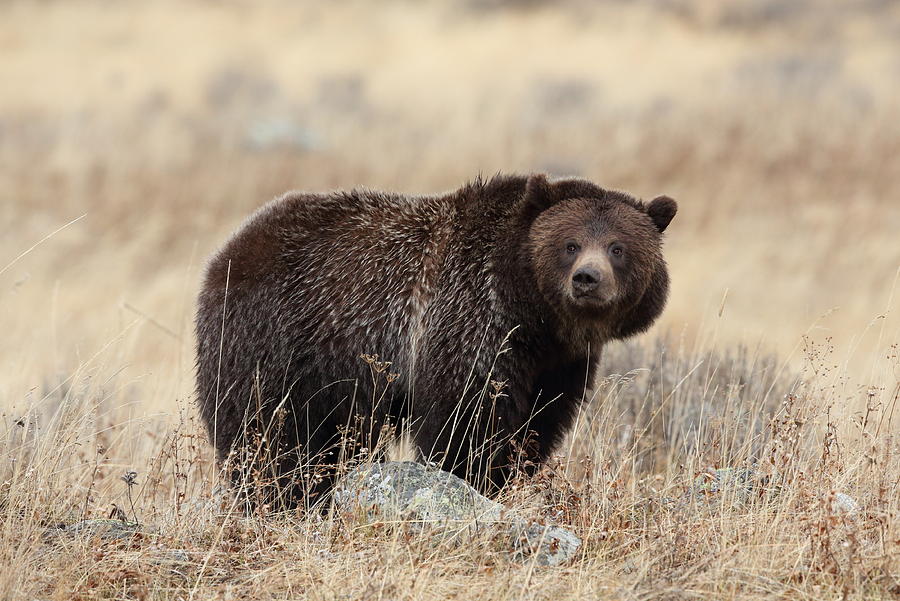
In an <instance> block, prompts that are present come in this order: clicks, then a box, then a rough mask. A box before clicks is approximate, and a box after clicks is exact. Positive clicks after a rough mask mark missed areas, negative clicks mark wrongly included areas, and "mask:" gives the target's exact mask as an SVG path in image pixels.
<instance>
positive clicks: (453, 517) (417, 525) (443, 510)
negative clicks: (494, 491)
mask: <svg viewBox="0 0 900 601" xmlns="http://www.w3.org/2000/svg"><path fill="white" fill-rule="evenodd" d="M334 503H335V508H336V509H337V510H338V511H340V512H342V513H344V514H349V515H351V516H354V517H356V518H357V519H359V520H360V521H362V522H363V523H373V522H380V523H385V522H389V523H390V522H394V523H403V524H404V525H408V526H411V527H412V528H414V529H415V530H416V531H419V532H424V531H425V530H426V529H427V530H428V531H429V532H432V533H433V532H440V533H443V534H445V535H447V536H449V537H450V538H455V539H457V540H459V541H460V542H462V541H464V540H466V539H468V538H469V537H470V536H472V535H474V534H475V533H478V532H484V531H485V530H486V529H487V531H488V532H490V533H491V534H496V535H497V536H498V537H499V538H500V539H501V540H502V539H506V540H508V545H509V552H510V556H511V557H512V558H513V559H516V560H519V561H534V562H535V563H536V564H538V565H543V566H554V565H559V564H561V563H564V562H566V561H568V560H570V559H571V558H572V557H573V556H574V555H575V553H576V552H577V551H578V549H579V548H580V546H581V540H580V539H579V538H578V537H577V536H575V534H573V533H572V532H570V531H568V530H566V529H565V528H561V527H559V526H555V525H552V524H539V523H535V522H533V521H529V520H526V519H524V518H522V517H521V516H518V515H516V514H515V512H513V511H512V510H510V509H508V508H507V507H505V506H503V505H501V504H500V503H497V502H495V501H492V500H490V499H488V498H487V497H484V496H482V495H481V494H479V493H478V492H477V491H476V490H475V489H473V488H472V487H471V486H469V485H468V484H467V483H466V482H465V481H464V480H462V479H460V478H458V477H456V476H454V475H453V474H450V473H448V472H444V471H442V470H439V469H436V468H431V467H426V466H423V465H421V464H418V463H415V462H412V461H394V462H387V463H380V464H374V465H364V466H360V467H358V468H356V469H355V470H353V471H352V472H350V473H349V474H348V475H347V476H346V477H345V478H344V479H343V480H342V481H341V482H340V483H339V484H338V486H337V487H336V488H335V493H334Z"/></svg>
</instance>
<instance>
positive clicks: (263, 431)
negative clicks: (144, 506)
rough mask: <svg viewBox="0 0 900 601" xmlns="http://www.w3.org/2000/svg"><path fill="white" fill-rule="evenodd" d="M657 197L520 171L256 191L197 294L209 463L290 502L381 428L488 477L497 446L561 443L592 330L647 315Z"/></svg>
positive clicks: (490, 483)
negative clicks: (451, 180)
mask: <svg viewBox="0 0 900 601" xmlns="http://www.w3.org/2000/svg"><path fill="white" fill-rule="evenodd" d="M676 208H677V207H676V204H675V201H674V200H672V199H670V198H668V197H665V196H661V197H658V198H656V199H654V200H652V201H650V202H649V203H646V204H645V203H643V202H641V201H639V200H636V199H634V198H632V197H631V196H628V195H626V194H623V193H621V192H614V191H610V190H605V189H603V188H601V187H599V186H597V185H595V184H593V183H591V182H589V181H585V180H581V179H561V180H550V179H548V178H547V177H545V176H544V175H540V174H536V175H531V176H518V175H511V176H497V177H494V178H492V179H490V180H488V181H483V180H481V179H478V180H476V181H475V182H473V183H470V184H468V185H466V186H463V187H462V188H460V189H458V190H456V191H453V192H449V193H445V194H439V195H432V196H402V195H398V194H388V193H383V192H374V191H364V190H354V191H349V192H333V193H327V194H312V193H289V194H287V195H285V196H283V197H281V198H279V199H277V200H274V201H272V202H270V203H269V204H267V205H265V206H264V207H262V208H261V209H259V210H258V211H257V212H256V213H255V214H254V215H252V216H251V217H250V218H249V219H248V220H247V221H246V223H244V224H243V225H242V226H241V227H240V229H239V230H238V231H237V233H236V234H235V235H234V236H233V237H232V238H231V239H230V240H229V241H228V242H227V243H226V244H225V245H224V246H223V247H222V248H221V249H220V250H219V251H218V252H217V253H216V254H215V255H214V256H213V257H212V259H211V260H210V262H209V265H208V267H207V270H206V275H205V279H204V281H203V285H202V290H201V293H200V297H199V301H198V311H197V319H196V331H197V394H198V403H199V406H200V412H201V416H202V419H203V421H204V423H205V425H206V428H207V431H208V434H209V436H210V439H211V441H212V442H213V444H214V446H215V448H216V452H217V457H218V459H219V461H220V462H224V463H226V464H227V465H228V466H229V469H230V474H231V477H232V478H233V480H234V483H235V485H236V486H238V487H239V488H240V489H241V490H243V491H247V492H248V494H251V495H254V499H255V502H261V503H268V502H271V501H279V502H283V503H285V504H286V505H288V506H292V505H295V504H297V503H300V502H302V501H304V500H306V501H307V502H309V499H313V500H314V499H316V498H321V497H322V496H323V494H324V493H327V492H328V491H329V490H330V487H331V485H332V479H333V475H334V470H333V468H334V464H335V463H336V462H337V461H338V459H339V456H340V455H341V454H342V453H343V454H346V453H347V452H348V450H349V452H353V450H354V449H357V448H358V447H360V446H363V447H369V448H372V447H374V446H375V445H376V444H377V443H378V438H379V435H380V433H381V432H382V429H383V427H384V426H386V425H388V424H391V425H394V426H399V427H401V428H403V429H404V430H405V431H408V432H409V433H410V435H411V437H412V439H413V440H414V442H415V443H416V445H417V446H418V448H419V450H420V451H421V453H422V454H423V455H424V456H425V457H427V458H429V459H431V460H434V461H438V462H440V463H441V465H442V466H443V467H444V468H445V469H448V470H450V471H453V472H455V473H457V474H458V475H461V476H463V477H467V478H469V479H470V480H472V481H474V482H475V483H476V484H479V485H481V487H482V488H483V489H487V490H488V491H490V490H495V489H496V488H497V487H499V486H502V485H503V483H504V482H505V480H506V479H507V477H508V476H509V473H510V470H511V469H512V467H513V464H512V461H513V458H514V456H515V453H514V452H516V453H519V454H520V455H521V453H526V454H527V456H528V457H527V458H528V459H530V460H531V461H529V462H528V464H529V465H537V464H540V462H541V461H543V460H545V459H546V458H547V457H548V456H549V454H550V453H551V451H552V450H553V448H554V446H555V445H556V444H557V443H558V442H559V441H560V440H561V438H562V436H563V435H564V434H565V432H566V431H567V429H568V428H569V426H570V425H571V424H572V422H573V420H574V416H575V414H576V412H577V410H578V407H579V403H580V402H581V399H582V397H583V396H584V388H585V385H586V384H589V383H590V381H591V380H592V378H593V375H594V370H595V368H596V365H597V362H598V360H599V357H600V352H601V350H602V348H603V345H604V344H605V343H606V342H607V341H610V340H613V339H620V338H625V337H627V336H631V335H633V334H636V333H638V332H642V331H644V330H646V329H647V328H648V327H649V326H650V325H651V324H652V323H653V322H654V320H655V319H656V318H657V316H658V315H659V314H660V312H661V311H662V309H663V306H664V304H665V301H666V296H667V293H668V288H669V276H668V271H667V269H666V264H665V261H664V260H663V256H662V250H661V247H662V233H663V232H664V231H665V229H666V228H667V227H668V225H669V223H670V222H671V220H672V218H673V217H674V215H675V212H676ZM363 354H365V355H366V356H367V357H369V358H368V360H363V359H361V358H360V357H361V356H362V355H363ZM375 356H377V357H378V359H377V360H376V359H375V358H374V357H375ZM381 362H390V365H389V366H388V365H387V364H386V363H381ZM348 445H349V446H348Z"/></svg>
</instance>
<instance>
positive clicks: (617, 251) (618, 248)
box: [609, 244, 625, 257]
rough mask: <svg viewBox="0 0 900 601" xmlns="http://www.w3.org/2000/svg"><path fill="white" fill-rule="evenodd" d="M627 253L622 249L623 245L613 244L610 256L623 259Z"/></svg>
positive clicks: (610, 248)
mask: <svg viewBox="0 0 900 601" xmlns="http://www.w3.org/2000/svg"><path fill="white" fill-rule="evenodd" d="M624 253H625V249H624V248H622V245H621V244H613V245H612V246H610V247H609V254H611V255H612V256H614V257H621V256H622V255H623V254H624Z"/></svg>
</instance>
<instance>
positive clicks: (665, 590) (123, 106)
mask: <svg viewBox="0 0 900 601" xmlns="http://www.w3.org/2000/svg"><path fill="white" fill-rule="evenodd" d="M722 4H723V6H721V7H720V6H718V5H717V3H705V2H701V1H700V0H667V1H659V2H648V3H642V4H630V3H620V2H613V1H608V2H601V3H596V4H595V3H587V2H579V1H576V0H569V1H568V2H564V3H561V4H560V5H557V6H555V7H554V8H547V7H540V6H534V5H533V3H529V2H525V1H518V2H513V1H507V2H503V1H498V2H491V1H478V0H470V1H469V2H466V3H465V4H464V5H456V4H449V3H437V2H435V3H428V4H422V5H420V4H416V3H407V2H390V3H379V4H377V5H375V4H366V3H361V2H348V3H340V5H339V6H329V7H327V8H326V7H325V6H326V5H318V4H311V3H310V4H306V3H300V4H295V3H288V2H270V3H265V4H264V5H255V4H254V5H251V4H249V3H244V2H231V3H222V4H210V3H204V2H199V1H196V2H189V3H183V4H179V5H177V7H176V5H175V4H170V3H168V2H157V3H146V4H145V5H141V6H133V7H128V8H126V7H124V6H119V5H108V4H105V3H100V2H96V3H77V4H76V3H31V2H20V3H11V4H5V5H3V6H2V7H0V81H3V82H4V90H3V94H0V223H3V224H4V228H3V230H2V235H0V331H2V332H3V343H2V344H0V365H2V366H3V371H2V377H0V421H2V424H0V598H3V599H69V598H83V599H92V598H139V599H140V598H147V599H179V598H196V599H207V598H209V599H214V598H222V599H229V598H234V599H238V598H253V599H260V598H273V599H283V598H311V599H341V598H385V599H388V598H390V599H405V598H409V599H418V598H425V599H431V598H434V599H444V598H466V599H469V598H472V599H506V598H521V599H526V598H591V599H594V598H617V599H619V598H621V599H645V598H710V599H725V598H738V599H744V598H746V599H755V598H763V597H783V598H789V599H798V598H810V599H822V598H840V597H845V598H851V599H864V598H890V597H891V596H900V577H898V574H900V500H898V499H900V483H898V480H900V447H898V436H897V433H898V431H900V428H898V425H900V424H898V422H900V416H898V415H897V412H896V406H897V401H898V394H900V359H898V354H900V352H898V347H897V344H898V343H900V322H898V308H900V301H898V298H900V290H898V289H897V285H898V268H900V236H898V234H897V232H898V231H900V200H898V197H897V192H896V190H897V189H898V186H900V122H898V120H897V119H896V114H897V113H898V108H900V107H898V104H897V100H896V96H897V91H898V88H897V84H896V81H897V80H898V77H897V75H898V73H900V52H898V50H897V47H896V42H895V40H896V35H897V31H898V30H900V14H898V8H897V7H895V6H893V4H891V3H887V2H866V3H847V4H839V5H834V6H832V5H831V4H830V3H829V4H825V3H814V2H811V1H809V0H797V1H796V2H791V3H787V2H776V1H774V0H763V1H751V0H741V1H739V2H732V3H727V5H726V4H725V3H722ZM536 169H543V170H549V171H551V172H554V173H575V174H580V175H584V176H586V177H589V178H591V179H593V180H595V181H598V182H601V183H603V184H605V185H608V186H611V187H618V188H622V189H626V190H629V191H632V192H635V193H637V194H640V195H643V196H647V197H649V196H652V195H655V194H657V193H666V194H670V195H672V196H673V197H675V198H677V199H678V200H679V201H680V207H681V208H680V212H679V215H678V216H677V217H676V220H675V222H673V225H672V227H671V234H670V235H669V236H670V237H669V240H668V243H667V244H668V245H667V250H666V252H667V257H668V258H669V261H670V270H671V272H672V276H673V280H674V287H673V290H672V300H671V303H670V306H669V308H668V309H667V312H666V314H665V316H664V318H663V320H662V321H661V323H660V325H659V326H658V328H657V329H658V332H659V333H666V332H668V333H669V334H668V336H667V337H664V338H660V340H665V342H658V343H654V342H652V341H653V336H648V337H646V338H645V339H644V340H643V341H642V342H641V341H639V342H638V344H635V345H631V346H628V347H625V346H616V347H615V348H613V349H611V352H610V353H609V355H608V356H607V358H606V359H605V361H604V366H603V369H602V372H603V374H604V375H607V374H616V373H618V374H622V375H621V376H610V377H609V378H607V379H604V380H603V381H602V382H599V383H597V386H596V387H595V391H594V395H595V398H594V399H593V401H592V403H591V404H590V405H589V408H588V409H586V411H585V412H584V414H583V415H582V417H581V419H580V421H579V424H578V427H577V429H576V431H575V432H574V433H573V435H572V436H571V439H570V440H569V441H568V442H567V444H566V445H564V448H563V449H561V451H563V453H562V456H561V457H560V459H559V462H558V464H554V465H553V466H551V469H548V470H546V471H545V472H543V473H542V474H541V475H540V477H538V478H537V479H536V480H534V481H531V482H523V483H521V485H520V487H519V488H517V489H515V490H513V491H511V493H510V495H511V496H510V502H511V503H515V504H518V505H521V506H522V507H523V510H526V511H531V512H533V514H534V515H536V516H551V517H554V518H555V519H557V520H559V521H561V522H562V523H564V524H567V525H569V526H570V527H571V528H573V529H574V530H575V531H576V533H577V534H578V535H579V536H581V537H582V539H583V540H584V541H585V544H584V547H583V553H582V555H581V556H580V557H579V558H578V559H577V561H575V562H573V563H572V564H571V565H569V566H566V567H563V568H553V569H538V568H535V567H534V566H530V565H519V564H515V563H511V562H509V561H507V560H505V559H504V558H503V556H502V555H501V554H499V553H497V551H496V549H495V548H494V547H493V546H492V545H491V544H490V541H484V544H476V545H471V546H469V547H466V548H453V547H440V546H438V547H435V546H434V545H433V544H432V543H429V542H427V541H423V540H418V539H415V538H409V537H406V536H404V535H403V533H402V532H400V531H396V530H390V529H377V528H376V529H374V530H373V529H359V528H354V527H352V525H351V524H348V523H346V522H345V521H343V520H341V519H337V518H335V519H332V518H329V519H325V520H319V519H314V518H310V517H304V516H302V515H295V516H282V517H276V518H270V519H266V520H260V519H244V518H240V517H236V516H229V515H226V514H223V513H222V512H221V511H219V508H218V507H217V503H216V501H215V497H214V496H213V495H212V491H213V489H214V487H215V485H216V482H217V475H216V470H215V468H214V466H213V465H212V464H211V463H210V460H211V452H210V450H209V449H208V448H207V444H206V441H205V438H204V437H203V436H202V435H199V430H198V427H197V424H196V421H195V420H196V417H195V410H194V407H193V405H192V398H191V391H192V385H193V373H192V361H193V349H192V339H191V327H190V325H191V323H190V322H191V317H192V311H193V296H194V293H195V290H196V286H197V281H198V279H199V270H200V269H201V267H202V261H203V258H204V257H205V256H206V255H207V254H208V253H209V252H210V251H211V250H212V248H214V247H215V246H216V245H217V244H219V243H220V242H221V241H222V239H223V238H224V236H226V235H227V233H228V232H229V231H230V230H231V229H233V227H234V226H235V225H236V224H237V223H239V221H240V219H242V218H243V216H244V215H246V214H247V213H248V212H249V211H250V210H252V208H253V207H255V206H257V205H258V204H259V203H260V202H262V201H264V200H266V199H267V198H270V197H272V196H274V195H276V194H278V193H281V192H282V191H284V190H286V189H288V188H309V189H322V188H330V187H337V186H354V185H366V186H371V187H387V188H393V189H398V190H404V191H410V192H420V191H421V192H425V191H435V190H440V189H446V188H450V187H453V186H456V185H458V184H459V183H461V182H462V181H464V180H466V179H470V178H471V177H473V176H474V174H476V173H478V172H479V171H480V172H483V173H492V172H494V171H497V170H504V171H529V170H536ZM82 215H83V217H81V216H82ZM79 218H80V219H79ZM76 219H77V221H74V222H73V223H71V224H70V225H68V226H66V227H64V228H62V229H61V230H60V231H58V232H57V231H56V230H57V229H58V228H61V227H62V226H64V225H65V224H67V223H69V222H72V221H73V220H76ZM53 232H56V233H53ZM51 234H52V235H51ZM48 236H49V237H48ZM45 238H46V239H45ZM39 242H40V243H39ZM657 337H659V334H657ZM741 344H744V345H747V346H746V348H747V349H751V350H739V349H742V348H745V347H742V346H741ZM366 350H367V349H360V351H361V352H365V351H366ZM770 352H774V353H776V356H777V357H778V358H777V359H771V358H769V356H768V353H770ZM635 370H636V371H635ZM711 466H712V467H716V466H739V467H747V466H754V469H755V470H757V471H758V472H759V473H760V474H761V475H767V476H769V480H768V482H769V488H772V489H775V490H777V494H775V493H772V494H771V495H770V493H768V492H766V493H765V494H762V495H761V498H758V499H753V500H752V501H751V502H750V503H749V504H732V503H730V502H725V503H721V502H718V501H716V502H713V503H706V502H704V501H703V500H702V499H701V500H699V501H698V500H696V499H694V500H685V499H688V497H686V496H685V491H686V490H687V489H688V488H689V486H690V483H691V482H692V481H693V479H694V477H695V476H696V475H698V474H700V473H702V472H703V471H704V470H705V469H707V468H709V467H711ZM129 470H136V471H137V472H138V477H137V482H138V484H137V485H136V486H135V487H133V489H132V497H131V499H129V497H128V495H127V494H126V492H127V490H128V487H127V486H126V484H125V483H124V482H123V481H122V480H120V476H121V475H123V474H124V473H125V472H127V471H129ZM836 492H843V493H846V494H849V495H850V496H852V497H853V498H854V499H856V501H857V502H858V503H859V505H860V507H861V508H860V510H859V511H857V512H855V513H852V514H846V513H841V512H839V511H838V512H836V511H835V510H834V509H833V497H834V495H835V493H836ZM132 501H133V503H134V507H133V508H132ZM112 504H115V505H116V506H117V507H119V508H122V509H123V510H124V511H125V512H126V513H127V514H128V515H129V516H131V515H132V513H136V514H137V516H138V518H139V519H140V521H141V522H142V523H144V524H146V525H147V526H148V527H149V529H150V530H151V532H152V533H151V534H144V535H141V536H138V537H135V538H133V539H129V540H126V541H118V542H116V541H107V542H99V541H96V540H82V539H68V538H61V539H58V538H52V539H48V538H47V536H46V534H45V533H46V531H47V529H48V528H49V529H52V528H53V526H54V525H56V524H58V523H70V522H72V521H73V520H76V519H79V518H80V517H82V516H88V517H98V516H104V515H106V514H108V513H109V511H110V510H111V507H112ZM160 549H181V550H183V551H184V553H185V554H186V555H179V556H178V557H179V561H178V562H176V563H172V561H170V560H171V559H172V557H173V556H172V555H171V554H168V555H166V554H165V553H162V551H160ZM161 553H162V554H161ZM182 560H184V561H182Z"/></svg>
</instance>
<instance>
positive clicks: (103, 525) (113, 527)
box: [48, 519, 142, 540]
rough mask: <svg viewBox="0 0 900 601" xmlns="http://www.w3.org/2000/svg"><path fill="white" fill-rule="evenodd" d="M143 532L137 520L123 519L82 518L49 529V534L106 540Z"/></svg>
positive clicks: (128, 536)
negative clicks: (78, 520) (126, 520)
mask: <svg viewBox="0 0 900 601" xmlns="http://www.w3.org/2000/svg"><path fill="white" fill-rule="evenodd" d="M140 533H142V529H141V526H140V524H138V523H136V522H123V521H122V520H109V519H98V520H81V521H80V522H76V523H74V524H70V525H68V526H63V527H61V528H57V529H55V530H51V531H48V534H56V535H59V534H69V535H78V536H83V537H87V538H94V537H97V538H102V539H105V540H117V539H124V538H131V537H132V536H134V535H135V534H140Z"/></svg>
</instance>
